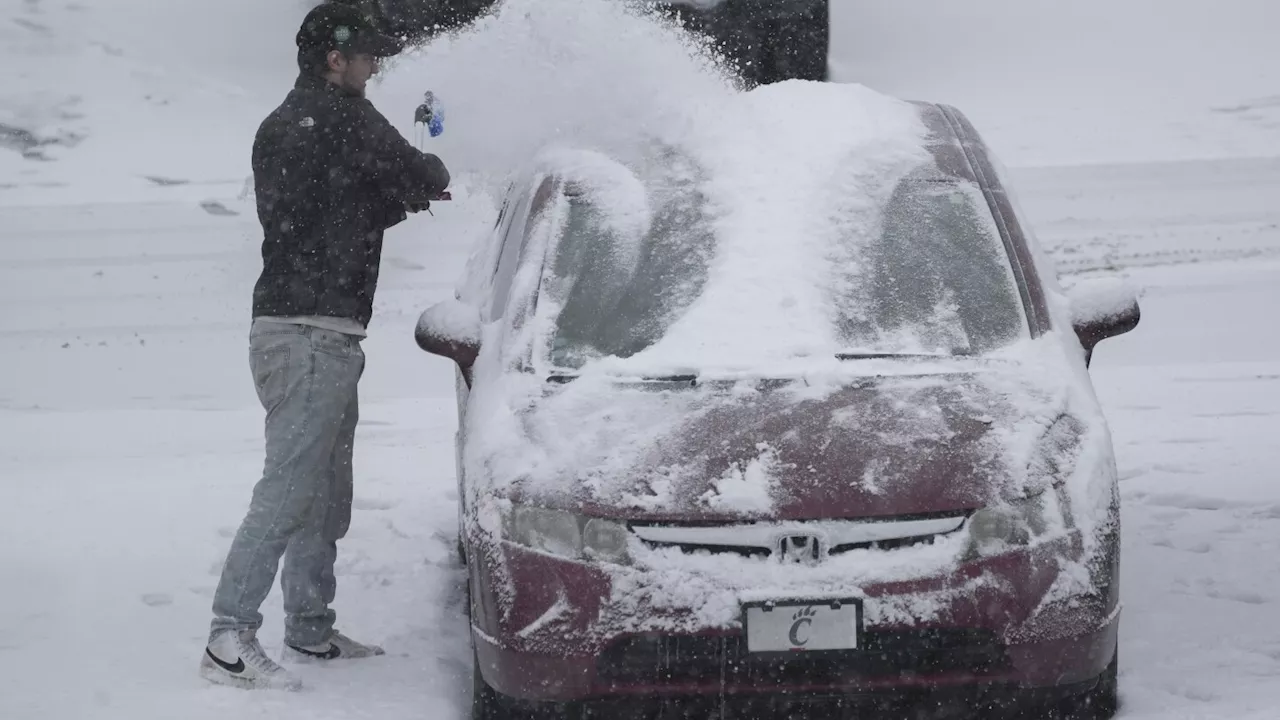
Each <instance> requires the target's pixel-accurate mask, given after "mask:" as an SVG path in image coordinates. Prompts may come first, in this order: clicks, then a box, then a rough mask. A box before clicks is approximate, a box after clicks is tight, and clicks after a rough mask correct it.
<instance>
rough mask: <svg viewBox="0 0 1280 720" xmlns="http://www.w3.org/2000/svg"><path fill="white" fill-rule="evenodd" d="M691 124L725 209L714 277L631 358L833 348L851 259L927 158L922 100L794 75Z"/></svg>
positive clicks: (656, 361)
mask: <svg viewBox="0 0 1280 720" xmlns="http://www.w3.org/2000/svg"><path fill="white" fill-rule="evenodd" d="M703 108H704V109H703V111H702V112H703V114H702V115H701V116H700V117H699V118H698V120H699V121H700V122H699V123H698V124H697V126H696V128H695V129H694V131H693V132H692V133H691V136H692V139H691V141H690V142H693V143H696V146H695V147H693V148H692V151H693V153H694V154H695V157H696V158H697V159H698V160H699V161H700V162H701V163H702V165H703V166H704V167H705V168H706V174H707V176H708V178H709V180H708V182H707V184H706V185H705V186H704V187H703V188H702V189H703V191H704V192H705V193H706V195H707V197H708V200H709V203H710V205H711V207H710V208H709V209H708V211H707V212H708V214H709V215H711V216H712V217H714V218H716V219H715V221H714V223H715V224H714V231H715V234H716V240H717V243H716V250H715V256H714V258H713V260H712V264H711V267H710V272H709V278H708V281H707V286H706V288H705V289H704V290H703V292H702V293H701V295H700V296H699V297H698V299H697V300H696V301H695V302H694V304H693V305H692V306H691V307H690V308H689V309H688V311H687V312H686V313H685V314H684V316H683V317H681V318H680V319H679V320H677V321H676V322H675V323H674V324H673V325H672V326H671V327H670V328H668V330H667V332H666V333H665V334H664V336H663V338H662V340H661V341H659V342H658V343H656V344H655V345H653V346H652V347H650V348H648V349H647V350H645V351H643V352H641V353H638V354H637V355H636V356H634V357H633V358H631V359H630V362H629V363H627V365H628V367H634V366H644V365H655V366H663V365H672V364H674V365H682V366H692V367H700V368H707V367H726V366H727V367H735V368H744V367H745V368H750V367H758V366H759V365H760V364H762V363H769V362H776V361H779V360H786V359H790V358H794V357H804V356H823V355H827V356H829V355H833V354H834V353H836V352H838V351H839V350H841V349H843V346H842V344H841V343H840V342H839V341H838V340H837V338H836V323H835V315H836V310H835V308H834V303H835V300H834V297H835V296H836V295H837V293H838V288H837V284H838V280H837V277H838V275H839V273H840V272H841V271H840V269H839V268H838V262H837V260H838V258H839V256H840V255H841V252H842V246H843V245H844V244H845V243H847V242H848V241H849V238H850V237H851V236H852V237H853V238H856V240H855V241H856V242H860V241H866V240H869V239H870V238H874V237H875V236H876V235H877V234H878V232H879V226H880V213H881V212H882V209H883V206H884V204H885V202H886V201H887V199H888V196H889V194H890V193H891V192H892V191H893V189H894V187H895V186H896V185H897V182H898V181H899V180H900V179H901V178H902V177H903V176H905V175H906V174H907V172H909V171H910V170H911V169H913V168H915V167H917V166H919V165H920V164H921V163H924V162H926V161H927V158H928V155H927V153H926V151H925V150H924V148H923V142H924V137H925V132H926V131H925V128H924V127H923V124H922V123H921V121H920V119H919V116H918V114H917V113H916V111H915V109H914V107H913V106H911V105H909V104H907V103H905V102H902V101H899V100H896V99H893V98H889V97H887V96H884V95H881V94H879V93H876V92H874V91H872V90H869V89H867V88H864V87H861V86H833V85H821V84H816V83H802V82H789V83H782V84H779V85H773V86H766V87H763V88H759V89H756V90H753V91H752V92H749V93H743V94H741V95H738V96H736V97H734V98H732V99H731V100H729V101H728V102H725V103H723V104H710V103H709V104H706V105H704V106H703Z"/></svg>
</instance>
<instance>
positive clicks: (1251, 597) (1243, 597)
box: [1205, 587, 1271, 605]
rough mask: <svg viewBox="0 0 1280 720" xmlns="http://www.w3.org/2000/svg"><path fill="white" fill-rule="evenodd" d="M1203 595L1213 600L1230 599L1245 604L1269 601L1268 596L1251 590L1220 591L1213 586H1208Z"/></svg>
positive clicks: (1261, 603)
mask: <svg viewBox="0 0 1280 720" xmlns="http://www.w3.org/2000/svg"><path fill="white" fill-rule="evenodd" d="M1205 595H1207V596H1208V597H1211V598H1213V599H1215V600H1231V601H1232V602H1238V603H1244V604H1246V605H1266V604H1267V603H1269V602H1271V600H1270V598H1267V597H1263V596H1262V595H1260V594H1258V593H1256V592H1253V591H1251V590H1228V591H1225V592H1224V591H1222V590H1219V589H1217V588H1215V587H1210V588H1209V589H1208V590H1207V591H1206V592H1205Z"/></svg>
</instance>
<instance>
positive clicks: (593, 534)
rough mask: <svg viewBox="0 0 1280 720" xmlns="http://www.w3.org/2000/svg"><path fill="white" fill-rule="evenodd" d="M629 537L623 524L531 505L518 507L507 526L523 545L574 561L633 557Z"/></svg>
mask: <svg viewBox="0 0 1280 720" xmlns="http://www.w3.org/2000/svg"><path fill="white" fill-rule="evenodd" d="M629 537H630V532H629V531H628V530H627V527H626V526H625V525H623V524H622V523H618V522H614V521H612V520H602V519H600V518H584V517H581V516H578V515H575V514H573V513H569V512H565V511H563V510H548V509H546V508H540V507H532V506H527V505H517V506H516V507H515V509H514V511H513V512H512V513H511V519H510V522H509V524H508V528H507V539H508V540H510V541H511V542H514V543H516V544H519V545H524V546H526V547H530V548H533V549H535V550H541V551H543V552H547V553H550V554H552V555H558V556H560V557H563V558H569V559H570V560H581V559H586V560H603V561H605V562H612V563H618V564H626V563H627V562H629V560H630V556H629V555H628V553H627V541H628V538H629Z"/></svg>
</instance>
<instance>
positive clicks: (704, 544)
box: [631, 513, 968, 561]
mask: <svg viewBox="0 0 1280 720" xmlns="http://www.w3.org/2000/svg"><path fill="white" fill-rule="evenodd" d="M967 519H968V513H940V514H936V515H927V516H913V517H890V518H867V519H860V520H816V521H805V522H776V523H748V524H738V525H702V526H698V525H686V526H681V525H645V524H638V523H637V524H633V525H632V526H631V531H632V532H633V533H634V534H635V535H636V536H638V537H639V538H640V539H641V541H643V542H644V543H645V544H647V545H648V546H649V547H654V548H661V547H678V548H680V549H681V550H683V551H685V552H697V551H702V552H713V553H732V554H735V555H743V556H747V557H770V556H773V557H778V558H779V559H781V558H782V557H783V556H784V554H785V550H784V548H785V546H786V542H787V541H789V540H790V539H792V538H810V539H812V541H813V543H812V545H809V546H808V547H811V548H812V557H811V558H808V559H809V560H812V561H819V560H821V559H822V558H824V557H829V556H832V555H839V554H841V553H846V552H849V551H851V550H869V549H874V550H895V549H898V548H905V547H913V546H916V545H930V544H933V542H934V541H935V540H936V539H937V538H939V537H943V536H946V535H950V534H952V533H955V532H958V531H959V530H960V529H961V528H963V527H964V524H965V522H966V520H967Z"/></svg>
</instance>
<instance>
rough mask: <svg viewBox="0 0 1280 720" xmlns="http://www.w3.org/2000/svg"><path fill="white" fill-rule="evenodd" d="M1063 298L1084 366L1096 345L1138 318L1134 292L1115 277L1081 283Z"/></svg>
mask: <svg viewBox="0 0 1280 720" xmlns="http://www.w3.org/2000/svg"><path fill="white" fill-rule="evenodd" d="M1067 297H1068V298H1069V300H1070V301H1071V326H1072V329H1074V330H1075V333H1076V337H1077V338H1079V339H1080V344H1081V345H1082V346H1083V347H1084V358H1085V360H1084V362H1085V365H1088V364H1089V361H1090V360H1091V359H1092V357H1093V348H1094V347H1096V346H1097V344H1098V343H1100V342H1102V341H1103V340H1106V339H1107V338H1111V337H1115V336H1117V335H1123V334H1124V333H1127V332H1129V331H1130V330H1132V329H1134V328H1136V327H1137V326H1138V321H1139V320H1140V319H1141V317H1142V312H1141V310H1139V308H1138V295H1137V293H1136V292H1134V290H1133V289H1132V288H1131V287H1129V285H1128V284H1127V283H1125V282H1124V281H1123V280H1121V279H1119V278H1094V279H1090V280H1082V281H1081V282H1079V283H1077V284H1076V285H1074V286H1073V287H1072V288H1071V289H1070V290H1068V291H1067Z"/></svg>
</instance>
